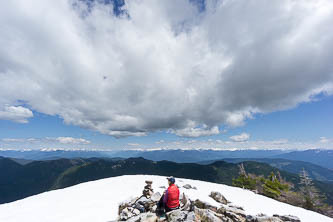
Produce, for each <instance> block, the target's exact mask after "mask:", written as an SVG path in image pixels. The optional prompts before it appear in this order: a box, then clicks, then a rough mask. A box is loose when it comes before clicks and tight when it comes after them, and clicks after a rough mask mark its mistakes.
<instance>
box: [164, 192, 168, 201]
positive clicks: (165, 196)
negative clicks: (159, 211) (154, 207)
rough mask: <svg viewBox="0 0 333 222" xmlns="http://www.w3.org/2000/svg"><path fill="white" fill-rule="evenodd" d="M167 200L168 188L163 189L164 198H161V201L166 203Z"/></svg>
mask: <svg viewBox="0 0 333 222" xmlns="http://www.w3.org/2000/svg"><path fill="white" fill-rule="evenodd" d="M167 202H168V190H166V191H165V193H164V199H163V203H165V204H166V203H167Z"/></svg>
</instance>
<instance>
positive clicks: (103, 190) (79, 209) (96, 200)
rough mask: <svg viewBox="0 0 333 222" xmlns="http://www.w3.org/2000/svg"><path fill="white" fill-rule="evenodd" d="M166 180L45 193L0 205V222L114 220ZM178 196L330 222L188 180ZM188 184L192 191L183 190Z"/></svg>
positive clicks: (123, 180)
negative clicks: (122, 206)
mask: <svg viewBox="0 0 333 222" xmlns="http://www.w3.org/2000/svg"><path fill="white" fill-rule="evenodd" d="M165 178H166V177H162V176H149V175H132V176H120V177H112V178H108V179H102V180H97V181H92V182H87V183H82V184H78V185H75V186H72V187H68V188H65V189H59V190H54V191H49V192H45V193H42V194H38V195H35V196H31V197H28V198H25V199H22V200H18V201H15V202H12V203H7V204H2V205H0V221H4V222H11V221H13V222H14V221H15V222H17V221H20V222H39V221H40V222H53V221H54V222H66V221H68V222H76V221H77V222H92V221H93V222H99V221H100V222H107V221H112V220H115V219H116V218H117V213H118V205H119V203H121V202H124V201H126V200H129V199H132V198H135V197H138V196H141V194H142V190H143V187H144V185H145V180H152V181H153V189H154V191H155V192H156V191H158V192H160V193H162V192H163V191H164V189H163V188H160V187H161V186H165V187H166V186H167V180H166V179H165ZM176 184H177V185H178V186H180V187H181V188H180V192H181V193H182V192H185V194H187V195H188V196H189V197H190V199H193V200H195V199H200V200H202V201H206V202H208V203H210V204H212V205H215V206H220V204H219V203H217V202H216V201H214V200H213V199H212V198H210V197H209V196H208V195H209V194H210V192H211V191H219V192H221V193H222V194H223V195H224V196H225V197H226V198H227V199H228V200H229V201H231V202H232V204H233V205H238V206H242V207H243V208H244V209H245V211H246V213H247V214H252V215H256V214H258V213H264V214H267V215H269V216H272V215H273V214H280V215H288V214H291V215H295V216H298V217H299V218H300V219H301V221H302V222H326V221H327V222H333V219H332V218H329V217H326V216H324V215H321V214H318V213H315V212H312V211H308V210H305V209H303V208H299V207H294V206H291V205H289V204H285V203H281V202H278V201H275V200H273V199H270V198H267V197H264V196H262V195H258V194H255V193H253V192H251V191H248V190H243V189H241V188H237V187H231V186H226V185H223V184H215V183H209V182H203V181H198V180H189V179H178V178H177V179H176ZM185 184H190V185H191V186H195V187H197V190H194V189H190V190H188V189H185V188H182V186H183V185H185Z"/></svg>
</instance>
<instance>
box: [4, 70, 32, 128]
mask: <svg viewBox="0 0 333 222" xmlns="http://www.w3.org/2000/svg"><path fill="white" fill-rule="evenodd" d="M0 68H1V67H0ZM0 85H1V83H0ZM0 91H1V90H0ZM31 117H33V113H32V111H31V110H30V109H28V108H25V107H22V106H5V107H4V108H3V110H1V107H0V119H3V120H11V121H14V122H18V123H27V122H28V118H31Z"/></svg>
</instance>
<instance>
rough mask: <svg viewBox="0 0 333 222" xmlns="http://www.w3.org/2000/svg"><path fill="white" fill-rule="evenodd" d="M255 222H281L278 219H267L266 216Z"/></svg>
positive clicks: (258, 218) (281, 221)
mask: <svg viewBox="0 0 333 222" xmlns="http://www.w3.org/2000/svg"><path fill="white" fill-rule="evenodd" d="M256 222H283V220H281V219H280V218H278V217H268V216H263V217H257V218H256Z"/></svg>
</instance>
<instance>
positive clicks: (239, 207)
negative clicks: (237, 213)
mask: <svg viewBox="0 0 333 222" xmlns="http://www.w3.org/2000/svg"><path fill="white" fill-rule="evenodd" d="M228 207H230V208H235V209H238V210H244V208H243V207H241V206H237V205H233V204H229V205H228Z"/></svg>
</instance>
